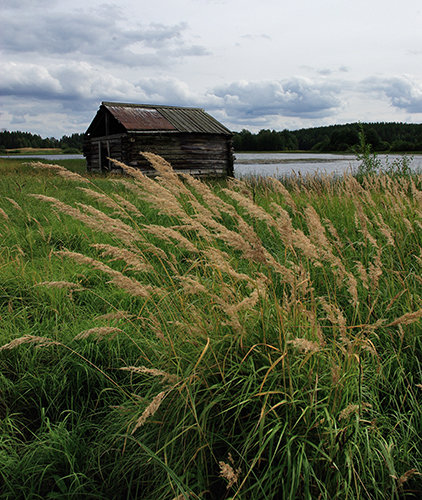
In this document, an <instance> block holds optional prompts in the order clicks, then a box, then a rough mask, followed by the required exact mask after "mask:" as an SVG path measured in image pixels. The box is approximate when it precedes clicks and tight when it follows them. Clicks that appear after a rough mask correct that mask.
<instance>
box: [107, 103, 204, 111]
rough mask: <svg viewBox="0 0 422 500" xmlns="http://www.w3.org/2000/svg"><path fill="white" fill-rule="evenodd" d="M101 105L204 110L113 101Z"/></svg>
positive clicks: (201, 109)
mask: <svg viewBox="0 0 422 500" xmlns="http://www.w3.org/2000/svg"><path fill="white" fill-rule="evenodd" d="M101 104H103V105H104V106H122V107H130V108H152V109H157V108H170V109H197V110H200V111H204V112H205V110H204V109H203V108H196V107H191V106H171V105H169V104H136V103H130V102H114V101H102V102H101Z"/></svg>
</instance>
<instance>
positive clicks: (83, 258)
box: [54, 250, 121, 276]
mask: <svg viewBox="0 0 422 500" xmlns="http://www.w3.org/2000/svg"><path fill="white" fill-rule="evenodd" d="M54 253H55V254H56V255H60V256H61V257H69V258H70V259H73V260H74V261H76V262H78V263H79V264H86V265H88V266H91V267H93V268H94V269H98V270H99V271H102V272H104V273H106V274H108V275H110V276H119V275H120V274H121V273H120V272H119V271H115V270H114V269H112V268H111V267H109V266H107V265H106V264H104V263H103V262H101V261H99V260H95V259H93V258H92V257H88V256H87V255H83V254H81V253H78V252H70V251H69V250H57V251H56V252H54Z"/></svg>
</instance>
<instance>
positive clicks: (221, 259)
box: [202, 247, 254, 283]
mask: <svg viewBox="0 0 422 500" xmlns="http://www.w3.org/2000/svg"><path fill="white" fill-rule="evenodd" d="M202 254H203V255H204V256H205V257H206V258H207V260H208V262H209V264H208V265H210V266H212V267H213V268H214V269H217V270H218V271H220V272H222V273H225V274H228V275H229V276H230V277H231V278H233V279H234V280H236V281H243V280H244V281H248V282H251V283H253V282H254V280H253V279H252V278H251V277H250V276H249V275H247V274H245V273H238V272H237V271H235V270H234V269H233V267H232V266H231V265H230V263H229V259H230V256H229V255H228V254H227V253H226V252H223V251H221V250H219V249H218V248H213V247H209V248H207V249H206V250H203V251H202Z"/></svg>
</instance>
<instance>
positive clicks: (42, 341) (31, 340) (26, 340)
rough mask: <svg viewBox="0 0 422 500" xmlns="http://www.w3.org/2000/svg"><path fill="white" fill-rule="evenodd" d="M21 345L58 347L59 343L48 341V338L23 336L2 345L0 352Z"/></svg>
mask: <svg viewBox="0 0 422 500" xmlns="http://www.w3.org/2000/svg"><path fill="white" fill-rule="evenodd" d="M22 344H38V345H60V342H57V341H55V340H52V339H49V338H48V337H39V336H37V335H24V336H23V337H19V338H17V339H13V340H12V341H11V342H9V343H8V344H4V345H2V346H1V347H0V351H4V350H5V349H14V348H15V347H18V346H20V345H22Z"/></svg>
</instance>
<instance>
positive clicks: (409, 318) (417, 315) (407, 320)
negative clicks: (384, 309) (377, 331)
mask: <svg viewBox="0 0 422 500" xmlns="http://www.w3.org/2000/svg"><path fill="white" fill-rule="evenodd" d="M421 318H422V309H419V310H417V311H414V312H410V313H406V314H403V316H400V318H397V319H395V320H394V321H392V322H391V323H389V324H388V325H386V326H397V325H411V324H412V323H415V322H416V321H418V320H419V319H421Z"/></svg>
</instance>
